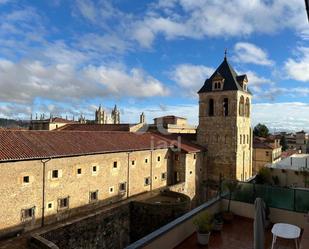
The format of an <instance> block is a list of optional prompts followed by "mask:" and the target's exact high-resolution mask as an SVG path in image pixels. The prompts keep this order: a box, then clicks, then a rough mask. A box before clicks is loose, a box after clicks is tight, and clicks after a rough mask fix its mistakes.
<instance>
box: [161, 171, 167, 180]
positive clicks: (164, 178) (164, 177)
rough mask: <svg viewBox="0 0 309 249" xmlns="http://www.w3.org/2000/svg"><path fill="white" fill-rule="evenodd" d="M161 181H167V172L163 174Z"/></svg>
mask: <svg viewBox="0 0 309 249" xmlns="http://www.w3.org/2000/svg"><path fill="white" fill-rule="evenodd" d="M161 180H166V172H164V173H162V174H161Z"/></svg>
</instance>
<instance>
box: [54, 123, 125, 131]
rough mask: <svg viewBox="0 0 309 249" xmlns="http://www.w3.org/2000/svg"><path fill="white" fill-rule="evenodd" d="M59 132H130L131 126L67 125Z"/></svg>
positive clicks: (59, 129) (60, 128)
mask: <svg viewBox="0 0 309 249" xmlns="http://www.w3.org/2000/svg"><path fill="white" fill-rule="evenodd" d="M57 130H58V131H130V124H67V125H64V126H62V127H59V128H58V129H57Z"/></svg>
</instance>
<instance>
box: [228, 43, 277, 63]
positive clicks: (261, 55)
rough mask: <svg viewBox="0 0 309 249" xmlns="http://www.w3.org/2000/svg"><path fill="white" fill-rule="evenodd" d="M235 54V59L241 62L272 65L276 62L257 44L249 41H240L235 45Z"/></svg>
mask: <svg viewBox="0 0 309 249" xmlns="http://www.w3.org/2000/svg"><path fill="white" fill-rule="evenodd" d="M234 51H235V56H234V57H233V60H235V61H237V62H240V63H252V64H257V65H264V66H271V65H273V64H274V62H273V61H271V60H270V59H269V58H268V55H267V52H266V51H265V50H263V49H261V48H259V47H257V46H256V45H254V44H252V43H248V42H238V43H236V44H235V46H234Z"/></svg>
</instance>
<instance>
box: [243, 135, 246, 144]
mask: <svg viewBox="0 0 309 249" xmlns="http://www.w3.org/2000/svg"><path fill="white" fill-rule="evenodd" d="M243 141H244V144H246V135H243Z"/></svg>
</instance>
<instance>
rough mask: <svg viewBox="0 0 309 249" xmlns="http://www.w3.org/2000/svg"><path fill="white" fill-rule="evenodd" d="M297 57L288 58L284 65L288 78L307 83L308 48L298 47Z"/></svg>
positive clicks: (308, 78)
mask: <svg viewBox="0 0 309 249" xmlns="http://www.w3.org/2000/svg"><path fill="white" fill-rule="evenodd" d="M297 50H298V56H296V58H295V59H294V58H293V59H292V58H289V59H288V60H287V61H286V62H285V65H284V69H285V71H286V72H287V75H288V77H289V78H291V79H294V80H298V81H303V82H309V73H308V72H309V47H299V48H298V49H297Z"/></svg>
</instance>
